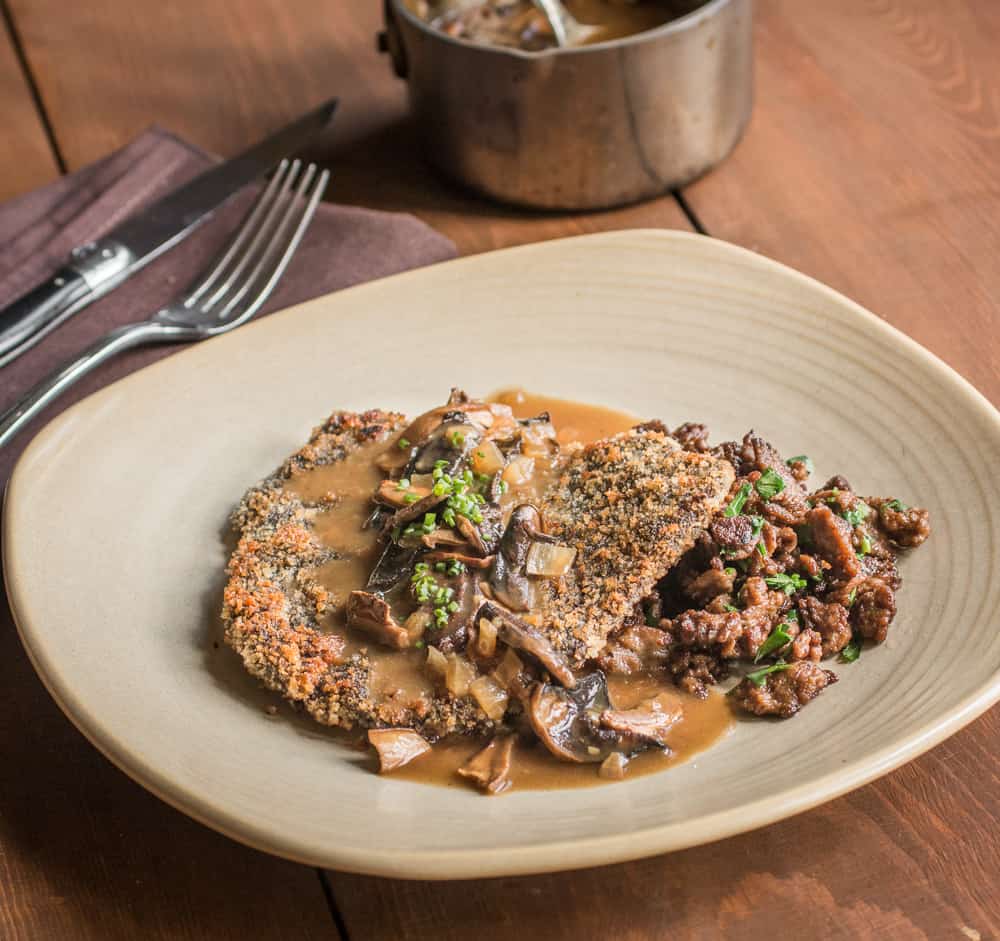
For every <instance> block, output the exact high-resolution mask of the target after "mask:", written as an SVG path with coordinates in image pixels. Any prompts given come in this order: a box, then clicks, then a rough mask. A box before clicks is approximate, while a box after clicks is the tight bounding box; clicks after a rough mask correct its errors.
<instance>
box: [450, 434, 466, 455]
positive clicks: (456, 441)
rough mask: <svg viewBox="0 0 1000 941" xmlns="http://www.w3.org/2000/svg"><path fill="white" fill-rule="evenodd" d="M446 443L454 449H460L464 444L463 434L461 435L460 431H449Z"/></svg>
mask: <svg viewBox="0 0 1000 941" xmlns="http://www.w3.org/2000/svg"><path fill="white" fill-rule="evenodd" d="M448 444H450V445H451V446H452V447H453V448H454V449H455V450H456V451H461V450H462V447H463V445H464V444H465V435H463V434H462V432H460V431H449V432H448Z"/></svg>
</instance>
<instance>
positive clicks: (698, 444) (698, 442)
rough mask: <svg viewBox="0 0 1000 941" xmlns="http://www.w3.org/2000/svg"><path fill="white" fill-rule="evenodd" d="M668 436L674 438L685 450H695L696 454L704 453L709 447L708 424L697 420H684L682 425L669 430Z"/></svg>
mask: <svg viewBox="0 0 1000 941" xmlns="http://www.w3.org/2000/svg"><path fill="white" fill-rule="evenodd" d="M670 436H671V437H672V438H676V439H677V441H678V442H679V443H680V446H681V447H682V448H684V450H685V451H695V452H696V453H698V454H704V453H705V452H706V451H708V449H709V448H708V426H707V425H702V424H700V423H699V422H691V421H688V422H684V424H683V425H678V427H677V428H675V429H674V430H673V431H672V432H670Z"/></svg>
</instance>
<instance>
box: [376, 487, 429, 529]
mask: <svg viewBox="0 0 1000 941" xmlns="http://www.w3.org/2000/svg"><path fill="white" fill-rule="evenodd" d="M443 500H444V497H439V496H438V495H437V494H435V493H429V494H427V496H426V497H421V498H420V499H419V500H417V502H416V503H409V504H407V505H406V506H402V507H400V508H399V509H398V510H396V512H395V513H393V514H392V516H390V517H389V518H388V519H387V520H386V521H385V522H384V523H383V524H382V527H383V530H382V531H383V532H387V533H388V532H391V531H392V530H394V529H395V528H396V527H397V526H405V525H406V524H407V523H412V522H413V521H414V520H418V519H422V518H423V516H424V514H425V513H430V512H432V511H433V509H434V507H436V506H437V505H438V504H439V503H441V502H442V501H443Z"/></svg>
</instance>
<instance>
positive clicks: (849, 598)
mask: <svg viewBox="0 0 1000 941" xmlns="http://www.w3.org/2000/svg"><path fill="white" fill-rule="evenodd" d="M857 597H858V586H857V585H855V586H854V587H853V588H852V589H851V593H850V594H849V595H848V596H847V607H849V608H853V607H854V599H855V598H857Z"/></svg>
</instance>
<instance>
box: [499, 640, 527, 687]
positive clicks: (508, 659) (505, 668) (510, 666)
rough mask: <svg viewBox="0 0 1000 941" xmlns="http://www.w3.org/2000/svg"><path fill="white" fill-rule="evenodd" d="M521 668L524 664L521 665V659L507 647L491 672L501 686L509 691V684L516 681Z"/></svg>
mask: <svg viewBox="0 0 1000 941" xmlns="http://www.w3.org/2000/svg"><path fill="white" fill-rule="evenodd" d="M523 668H524V664H523V663H521V658H520V657H519V656H518V655H517V654H516V653H514V651H513V650H511V649H510V647H508V648H507V651H506V653H505V654H504V655H503V657H501V659H500V662H499V663H498V664H497V667H496V669H495V670H494V671H493V675H494V676H495V677H496V680H497V682H498V683H499V684H500V685H501V686H503V687H504V688H505V689H510V685H511V683H513V682H514V680H516V679H517V677H518V676H519V675H520V673H521V670H522V669H523Z"/></svg>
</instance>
